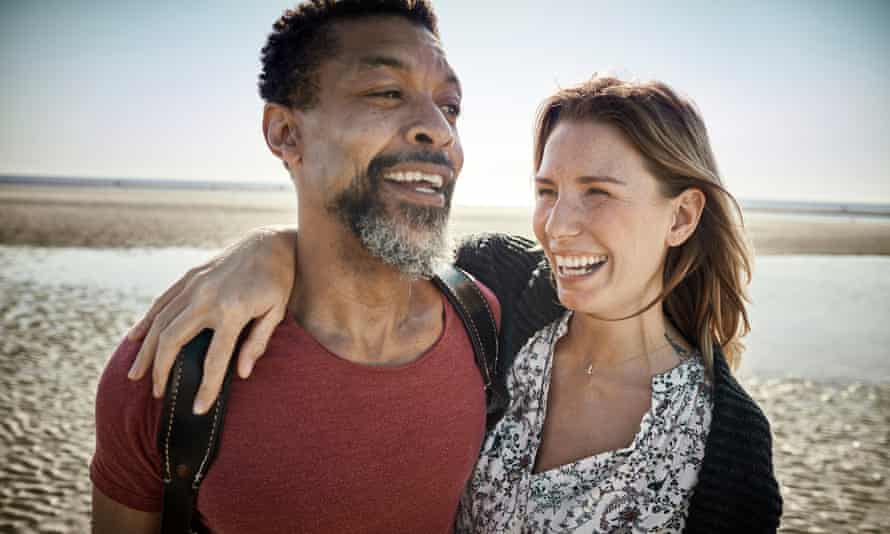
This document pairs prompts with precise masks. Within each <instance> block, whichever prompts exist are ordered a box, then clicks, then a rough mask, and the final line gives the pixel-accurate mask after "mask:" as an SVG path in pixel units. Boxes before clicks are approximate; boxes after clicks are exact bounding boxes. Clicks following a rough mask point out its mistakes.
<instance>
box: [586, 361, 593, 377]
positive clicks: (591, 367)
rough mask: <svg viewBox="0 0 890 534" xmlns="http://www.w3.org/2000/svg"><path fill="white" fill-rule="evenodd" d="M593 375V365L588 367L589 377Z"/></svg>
mask: <svg viewBox="0 0 890 534" xmlns="http://www.w3.org/2000/svg"><path fill="white" fill-rule="evenodd" d="M592 374H593V364H590V365H588V366H587V376H591V375H592Z"/></svg>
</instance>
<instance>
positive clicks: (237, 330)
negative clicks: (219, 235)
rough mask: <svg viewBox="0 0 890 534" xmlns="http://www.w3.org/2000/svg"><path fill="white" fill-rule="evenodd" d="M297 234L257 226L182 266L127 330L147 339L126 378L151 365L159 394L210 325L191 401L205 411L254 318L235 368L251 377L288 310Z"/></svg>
mask: <svg viewBox="0 0 890 534" xmlns="http://www.w3.org/2000/svg"><path fill="white" fill-rule="evenodd" d="M296 240H297V229H296V227H265V228H259V229H257V230H253V231H251V232H250V233H249V234H248V235H247V236H246V237H245V238H244V239H242V240H240V241H238V242H236V243H235V244H233V245H232V246H230V247H229V248H227V249H226V250H225V251H223V252H222V253H221V254H219V255H218V256H216V257H215V258H213V259H211V260H210V261H208V262H207V263H205V264H203V265H199V266H198V267H195V268H194V269H191V270H190V271H188V272H187V273H185V274H184V275H183V276H182V278H180V279H179V280H178V281H177V282H176V283H174V284H173V285H172V286H170V288H169V289H167V291H165V292H164V293H163V294H162V295H161V296H160V297H158V298H157V299H156V300H155V301H154V302H153V303H152V305H151V307H150V308H149V310H148V312H146V314H145V316H144V317H143V318H142V319H140V320H139V322H137V323H136V324H135V325H134V326H133V328H132V329H131V330H130V332H129V333H128V337H129V338H130V339H131V340H133V341H138V340H140V339H143V338H145V341H144V342H143V344H142V348H141V349H140V351H139V354H138V355H137V357H136V360H135V361H134V363H133V366H132V368H131V369H130V373H129V375H128V376H129V378H130V379H131V380H139V379H141V378H142V377H143V376H145V374H146V372H147V371H148V370H149V368H151V369H152V381H153V384H154V388H153V391H154V396H155V397H158V398H160V397H161V396H163V394H164V388H165V386H166V384H167V376H168V375H169V373H170V369H171V368H172V367H173V362H174V361H175V360H176V355H177V354H178V353H179V349H180V348H181V347H182V346H183V345H185V344H186V343H188V341H189V340H191V339H192V338H193V337H195V336H196V335H198V333H200V332H201V330H203V329H205V328H212V329H213V330H214V334H213V341H212V342H211V344H210V349H209V350H208V353H207V358H206V359H205V363H204V378H203V380H202V382H201V387H200V389H199V390H198V394H197V396H196V397H195V406H194V411H195V412H196V413H204V412H205V411H207V409H208V408H209V407H210V406H211V405H212V404H213V401H214V400H215V399H216V397H217V395H218V394H219V391H220V388H221V387H222V383H223V379H224V378H225V372H226V367H227V365H228V362H229V360H230V359H231V357H232V356H233V352H234V350H235V344H236V342H237V340H238V337H239V335H240V334H241V331H242V330H244V327H245V326H246V325H247V324H248V323H249V322H250V321H251V320H254V319H255V322H254V324H253V326H252V327H251V331H250V334H249V335H248V337H247V339H246V340H245V342H244V344H243V345H242V346H241V350H240V353H239V354H238V375H239V376H241V377H242V378H247V377H248V376H249V375H250V372H251V370H252V369H253V366H254V364H255V363H256V361H257V360H258V359H259V358H260V357H261V356H262V354H263V352H265V350H266V343H267V342H268V340H269V338H270V337H271V336H272V332H273V331H274V330H275V327H276V326H278V324H279V323H280V322H281V321H282V319H283V318H284V316H285V313H286V312H287V302H288V298H289V296H290V293H291V289H292V287H293V284H294V273H295V263H296V262H295V257H294V254H295V251H296Z"/></svg>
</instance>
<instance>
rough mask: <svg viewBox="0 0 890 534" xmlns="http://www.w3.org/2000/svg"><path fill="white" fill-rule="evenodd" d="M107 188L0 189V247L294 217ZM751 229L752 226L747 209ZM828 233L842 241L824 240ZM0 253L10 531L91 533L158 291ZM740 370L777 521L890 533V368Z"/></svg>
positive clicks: (874, 249) (206, 240) (775, 235)
mask: <svg viewBox="0 0 890 534" xmlns="http://www.w3.org/2000/svg"><path fill="white" fill-rule="evenodd" d="M111 193H114V192H109V194H108V195H107V196H106V197H103V198H97V195H95V192H93V194H90V195H86V196H82V197H81V198H80V199H77V198H74V199H73V200H72V196H73V197H77V194H74V195H72V192H71V191H62V192H61V193H60V194H59V196H58V197H55V198H53V197H52V195H45V198H44V199H43V200H39V199H33V200H34V202H33V203H30V204H29V203H28V201H26V200H25V199H23V198H18V200H16V201H11V200H10V192H9V191H6V190H0V243H4V242H5V243H18V244H29V245H44V246H47V245H49V246H59V245H68V246H72V245H73V246H89V247H95V246H100V245H102V246H147V245H154V246H182V245H193V246H200V247H208V248H213V247H217V246H219V245H220V244H222V243H224V242H226V241H227V240H228V239H231V238H233V237H235V236H236V235H238V234H239V233H240V232H241V231H242V229H243V228H249V227H251V226H254V225H255V224H271V223H287V222H290V221H292V219H293V216H292V215H293V211H292V209H291V207H288V206H287V205H285V206H281V205H280V204H279V203H280V199H279V198H277V196H272V195H271V194H269V195H270V197H268V198H267V202H268V204H266V205H265V206H263V205H261V206H260V207H257V204H262V203H261V202H260V201H259V200H257V198H259V197H255V198H254V199H253V200H251V202H252V203H249V204H250V205H249V206H247V207H243V206H242V204H240V203H239V200H238V196H239V195H240V194H238V193H234V194H233V193H226V194H224V195H218V196H210V197H208V196H201V195H199V196H198V197H195V198H194V199H193V200H194V201H196V202H198V206H197V207H195V206H191V205H190V204H189V203H188V201H187V199H184V198H182V193H175V194H169V195H166V196H165V194H162V193H158V192H152V193H151V194H150V195H146V196H144V197H141V198H142V200H138V199H137V200H133V199H132V198H126V197H123V196H115V194H111ZM120 193H126V192H120ZM30 194H32V195H33V192H32V193H30ZM78 194H80V193H78ZM226 195H228V196H226ZM250 195H257V194H256V193H250ZM261 195H267V193H263V194H261ZM473 217H475V219H472V220H473V221H476V222H477V223H478V221H482V223H479V224H485V225H486V226H485V227H486V228H487V227H488V225H489V224H496V225H503V226H504V227H503V228H498V229H501V230H506V231H511V229H512V228H514V227H519V226H521V225H522V224H523V223H524V221H522V220H521V219H517V218H515V217H514V218H512V219H511V218H509V217H505V216H504V215H503V213H495V212H491V211H487V210H478V211H477V212H476V213H475V214H474V215H473ZM467 219H468V220H469V218H467ZM776 219H778V222H777V223H774V224H777V225H779V226H780V227H781V225H785V227H784V228H780V229H776V227H775V226H773V227H771V226H770V224H773V223H769V224H768V223H764V226H765V227H767V230H763V233H762V234H761V235H762V236H764V237H761V238H759V239H758V238H757V235H756V233H755V236H754V241H755V244H756V245H757V248H758V251H761V252H763V251H764V250H770V249H769V246H768V245H766V243H781V242H782V240H788V239H790V238H789V235H791V234H792V233H793V231H794V230H789V229H788V228H792V229H793V228H798V230H797V231H799V232H800V233H805V232H804V230H803V229H800V228H799V227H800V226H801V225H800V223H797V222H794V220H791V221H789V220H788V218H783V217H776ZM814 220H815V221H816V223H819V222H822V223H824V226H823V227H821V228H820V227H819V226H818V225H817V226H816V228H818V231H814V230H813V229H810V230H808V231H809V232H810V233H814V232H815V233H816V234H819V235H817V236H815V237H814V236H811V237H810V238H808V239H802V240H801V242H798V243H797V244H796V246H797V247H798V249H794V251H796V252H802V251H807V250H810V251H813V250H815V251H818V252H821V253H832V252H833V253H848V254H849V253H857V254H863V253H868V254H887V253H888V251H887V250H886V249H885V248H883V247H886V246H887V242H888V240H890V235H888V234H890V232H888V231H887V223H884V222H882V221H881V220H876V221H866V222H865V223H863V225H864V226H865V227H867V228H870V229H871V230H866V231H863V230H862V226H860V225H859V224H858V223H857V224H852V223H844V219H839V220H838V219H835V218H831V219H828V218H823V219H818V218H816V219H814ZM183 221H186V222H183ZM851 224H852V227H851ZM749 227H751V229H752V230H753V229H754V228H755V225H754V223H752V222H751V218H749ZM461 228H470V229H471V230H476V229H477V228H475V227H472V226H462V227H460V228H456V229H455V232H456V233H463V231H462V230H461ZM770 228H771V229H770ZM215 231H219V232H221V234H220V235H222V233H225V232H228V233H227V234H225V235H226V237H220V236H217V235H216V234H214V232H215ZM513 231H515V230H513ZM827 232H831V233H830V234H828V235H830V236H834V237H833V238H832V239H828V241H829V243H828V244H824V243H823V244H819V243H821V242H822V240H825V239H827V238H826V237H825V235H826V233H827ZM857 235H858V236H859V238H856V236H857ZM770 236H772V237H770ZM838 236H847V237H848V238H849V240H850V241H852V244H851V243H847V242H845V243H840V242H839V241H840V238H839V237H838ZM844 239H847V238H846V237H845V238H844ZM792 248H793V247H792ZM826 248H828V249H831V250H825V249H826ZM800 249H804V250H800ZM0 252H2V253H0V414H3V417H2V419H0V533H5V532H88V531H89V506H90V505H89V501H90V482H89V478H88V465H89V460H90V458H91V456H92V452H93V448H94V438H93V403H94V400H95V388H96V384H97V381H98V377H99V375H100V373H101V370H102V368H103V367H104V364H105V361H106V360H107V358H108V357H109V355H110V354H111V351H112V349H113V348H114V347H115V346H116V344H117V343H118V342H119V340H120V338H121V336H122V333H123V332H124V331H125V330H126V328H127V327H128V326H129V324H130V323H131V322H132V320H134V319H135V318H136V316H137V314H139V313H140V312H141V311H142V310H144V309H145V307H146V306H147V305H148V296H147V295H145V294H143V293H140V292H136V291H133V290H131V289H127V287H126V286H125V285H121V286H120V289H109V288H99V287H93V286H90V285H82V284H80V283H74V282H71V281H69V280H66V279H64V277H59V278H55V277H53V276H52V273H47V274H46V275H42V274H41V275H38V276H36V277H34V278H33V279H28V280H24V279H22V277H19V276H13V275H12V273H13V272H14V271H15V265H13V263H14V262H15V261H16V259H17V257H18V256H16V253H15V251H13V252H9V249H7V250H6V251H5V252H3V251H0ZM189 254H193V255H194V254H195V253H194V251H192V252H190V253H189ZM191 257H192V256H189V258H191ZM54 278H55V279H54ZM114 287H117V286H114ZM881 287H883V286H881ZM881 313H883V312H881ZM888 318H890V317H888ZM755 326H756V325H755ZM853 356H855V355H853ZM848 357H849V355H848ZM743 377H744V378H743V380H744V383H745V384H746V386H747V387H748V389H749V391H750V392H751V393H752V395H753V396H754V397H755V398H756V399H757V400H758V402H759V403H760V404H761V406H762V407H763V409H764V411H765V412H766V413H767V415H768V416H769V418H770V420H771V422H772V428H773V431H774V437H775V441H774V454H775V467H776V472H777V475H778V478H779V481H780V484H781V485H782V492H783V495H784V498H785V514H784V517H783V526H782V530H781V531H782V532H786V533H802V532H826V533H841V532H874V533H878V532H882V533H883V532H890V377H883V378H882V377H878V378H877V380H875V379H874V377H871V378H872V379H871V380H867V381H866V380H865V377H861V378H862V379H855V378H852V379H845V380H830V381H824V380H823V381H813V380H803V379H800V378H794V377H793V376H790V377H785V378H781V379H766V378H764V377H762V376H758V375H757V374H756V373H754V374H751V373H744V374H743Z"/></svg>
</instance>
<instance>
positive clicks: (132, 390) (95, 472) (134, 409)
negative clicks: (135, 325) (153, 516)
mask: <svg viewBox="0 0 890 534" xmlns="http://www.w3.org/2000/svg"><path fill="white" fill-rule="evenodd" d="M139 347H140V343H135V342H132V341H129V340H126V339H125V340H124V341H123V342H122V343H121V344H120V345H119V346H118V348H117V350H116V351H115V352H114V354H113V355H112V356H111V359H110V360H109V362H108V365H107V366H106V367H105V372H104V373H102V378H101V379H100V381H99V389H98V391H97V393H96V452H95V454H94V455H93V461H92V463H91V464H90V479H91V480H92V482H93V484H94V485H95V487H96V488H97V489H98V490H99V491H101V492H102V493H103V494H105V496H107V497H109V498H110V499H112V500H114V501H116V502H118V503H120V504H123V505H124V506H127V507H129V508H133V509H135V510H140V511H143V512H151V513H156V512H160V511H161V503H162V494H163V480H162V479H161V456H160V453H159V451H158V449H157V445H156V443H157V439H156V436H157V429H158V422H159V419H160V412H161V408H162V403H161V401H159V400H157V399H154V398H153V397H152V395H151V387H152V386H151V377H150V376H146V377H144V378H143V379H142V380H140V381H138V382H132V381H130V380H129V379H128V378H127V372H128V371H129V369H130V366H131V365H132V363H133V360H135V359H136V354H137V353H138V352H139Z"/></svg>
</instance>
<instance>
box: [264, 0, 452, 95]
mask: <svg viewBox="0 0 890 534" xmlns="http://www.w3.org/2000/svg"><path fill="white" fill-rule="evenodd" d="M376 15H395V16H400V17H404V18H406V19H408V20H409V21H411V22H414V23H415V24H418V25H421V26H423V27H424V28H426V29H427V30H429V31H430V32H431V33H432V34H433V35H435V36H436V37H438V36H439V30H438V27H437V23H436V15H435V13H434V12H433V8H432V6H431V5H430V3H429V1H428V0H310V1H308V2H304V3H303V4H300V5H299V6H297V7H296V8H295V9H289V10H287V11H285V12H284V14H283V15H282V16H281V18H280V19H278V20H277V21H276V22H275V26H274V30H273V31H272V33H271V34H269V38H268V40H267V41H266V46H264V47H263V50H262V52H261V59H262V63H263V69H262V72H261V73H260V80H259V88H260V96H261V97H262V98H263V100H265V101H266V102H274V103H277V104H282V105H287V106H292V107H295V108H298V109H306V108H309V107H311V106H312V105H314V104H315V98H316V93H317V89H318V84H317V79H316V78H317V77H316V74H317V71H318V67H319V65H321V63H322V61H323V60H325V59H329V58H331V57H333V56H334V55H335V54H337V48H338V47H337V41H336V38H335V36H334V34H333V32H332V31H331V26H332V23H333V22H337V21H342V20H354V19H359V18H364V17H371V16H376Z"/></svg>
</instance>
